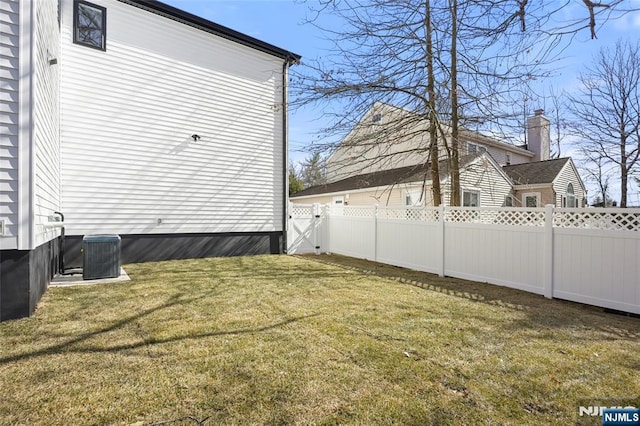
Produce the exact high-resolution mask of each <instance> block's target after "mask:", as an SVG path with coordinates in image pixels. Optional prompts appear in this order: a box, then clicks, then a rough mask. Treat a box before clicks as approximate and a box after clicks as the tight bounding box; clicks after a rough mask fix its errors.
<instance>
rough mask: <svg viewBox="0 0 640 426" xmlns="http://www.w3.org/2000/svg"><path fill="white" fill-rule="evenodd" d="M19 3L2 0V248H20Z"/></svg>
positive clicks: (0, 120)
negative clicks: (3, 232)
mask: <svg viewBox="0 0 640 426" xmlns="http://www.w3.org/2000/svg"><path fill="white" fill-rule="evenodd" d="M19 42H20V39H19V4H18V1H17V0H0V219H1V220H4V222H5V235H4V236H0V249H15V248H17V235H18V213H17V212H18V174H17V173H18V172H17V169H18V110H19V96H18V92H19V84H18V76H19V70H20V65H19V56H18V50H19Z"/></svg>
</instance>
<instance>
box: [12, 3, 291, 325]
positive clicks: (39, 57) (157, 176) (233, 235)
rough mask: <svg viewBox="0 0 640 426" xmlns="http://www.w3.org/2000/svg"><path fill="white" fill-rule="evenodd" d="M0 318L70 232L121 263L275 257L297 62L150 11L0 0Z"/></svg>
mask: <svg viewBox="0 0 640 426" xmlns="http://www.w3.org/2000/svg"><path fill="white" fill-rule="evenodd" d="M0 33H1V34H0V76H1V77H2V80H1V82H0V131H1V134H0V319H7V318H17V317H21V316H25V315H29V314H30V313H31V312H32V311H33V310H34V308H35V305H36V303H37V302H38V300H39V299H40V297H41V295H42V294H43V292H44V291H45V289H46V287H47V285H48V283H49V281H50V278H51V277H52V275H53V274H54V273H55V272H57V269H58V260H59V258H60V256H61V253H60V249H61V245H60V241H61V238H60V235H61V228H60V226H59V224H57V223H56V222H55V220H56V217H60V215H59V214H58V213H56V212H61V213H63V214H64V226H65V232H66V240H65V242H66V244H65V246H64V247H63V250H64V257H65V262H66V264H67V265H68V266H81V258H80V245H81V240H82V237H83V235H86V234H102V233H108V234H112V233H113V234H119V235H120V236H121V237H122V260H123V262H138V261H151V260H163V259H175V258H185V257H207V256H218V255H241V254H247V253H279V252H281V250H282V245H283V238H284V232H285V229H286V226H285V225H286V215H285V210H286V202H287V198H286V193H285V191H286V179H287V174H286V164H287V158H286V156H287V108H286V105H287V90H288V89H287V81H288V67H289V66H290V65H291V64H294V63H297V62H298V61H299V59H300V56H298V55H296V54H294V53H291V52H289V51H287V50H284V49H281V48H278V47H276V46H273V45H270V44H268V43H265V42H262V41H260V40H257V39H255V38H252V37H249V36H247V35H244V34H241V33H238V32H236V31H233V30H231V29H228V28H225V27H222V26H220V25H217V24H215V23H213V22H210V21H207V20H205V19H202V18H200V17H197V16H195V15H192V14H189V13H186V12H184V11H181V10H179V9H176V8H174V7H171V6H168V5H165V4H163V3H161V2H157V1H142V0H137V1H134V0H92V1H90V2H88V1H82V0H75V1H74V0H60V1H53V0H51V1H49V0H47V1H31V0H0Z"/></svg>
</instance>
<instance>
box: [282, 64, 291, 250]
mask: <svg viewBox="0 0 640 426" xmlns="http://www.w3.org/2000/svg"><path fill="white" fill-rule="evenodd" d="M290 61H291V59H290V58H286V59H285V61H284V63H283V64H282V161H283V164H282V170H283V172H282V173H283V176H282V183H283V194H282V252H283V253H284V254H287V251H288V249H289V247H287V226H288V224H289V216H288V215H289V212H288V210H289V176H288V171H289V137H288V130H287V128H288V123H287V110H288V107H287V104H288V96H287V93H288V81H287V80H288V78H289V73H288V70H289V62H290Z"/></svg>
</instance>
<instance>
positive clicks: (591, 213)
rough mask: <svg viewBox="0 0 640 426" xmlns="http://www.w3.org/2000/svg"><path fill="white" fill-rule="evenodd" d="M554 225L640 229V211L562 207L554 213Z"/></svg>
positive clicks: (620, 229) (606, 228) (563, 226)
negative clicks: (585, 209)
mask: <svg viewBox="0 0 640 426" xmlns="http://www.w3.org/2000/svg"><path fill="white" fill-rule="evenodd" d="M553 226H555V227H558V228H583V229H602V230H606V231H640V213H638V212H634V211H625V210H619V211H614V212H612V211H598V210H587V211H584V210H573V209H571V210H569V209H560V210H558V211H556V212H555V213H554V215H553Z"/></svg>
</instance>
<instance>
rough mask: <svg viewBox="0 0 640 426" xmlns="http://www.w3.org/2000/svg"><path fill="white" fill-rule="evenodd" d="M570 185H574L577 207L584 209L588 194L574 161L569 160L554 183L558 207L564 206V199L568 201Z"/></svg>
mask: <svg viewBox="0 0 640 426" xmlns="http://www.w3.org/2000/svg"><path fill="white" fill-rule="evenodd" d="M570 183H571V184H572V185H573V193H574V197H575V201H576V203H577V206H578V207H582V206H583V205H584V199H585V197H586V194H585V191H584V188H583V186H582V184H581V181H580V178H579V177H578V175H577V172H576V170H575V168H574V167H573V165H572V161H571V160H569V161H567V163H566V164H565V165H564V167H563V168H562V170H560V173H558V176H556V178H555V180H554V181H553V190H554V192H555V194H556V206H558V207H560V206H564V204H563V199H565V200H566V196H567V188H568V187H569V184H570Z"/></svg>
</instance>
